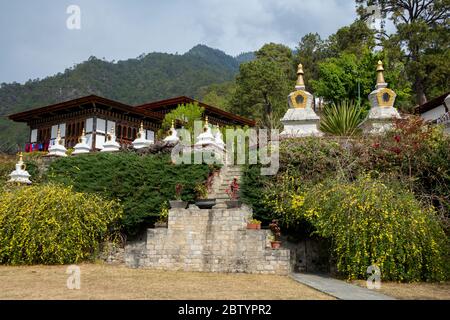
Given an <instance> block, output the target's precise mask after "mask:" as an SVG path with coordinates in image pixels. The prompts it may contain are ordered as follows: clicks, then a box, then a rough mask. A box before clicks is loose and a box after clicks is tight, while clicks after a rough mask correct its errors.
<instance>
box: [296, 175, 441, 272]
mask: <svg viewBox="0 0 450 320" xmlns="http://www.w3.org/2000/svg"><path fill="white" fill-rule="evenodd" d="M299 196H300V197H301V195H298V194H297V195H294V196H293V197H294V199H295V198H296V197H299ZM292 206H293V208H292V209H293V210H294V211H295V210H297V211H301V214H300V215H303V216H304V218H305V219H307V220H308V221H310V222H311V223H312V225H313V226H314V227H315V229H316V231H315V232H316V233H317V234H319V235H320V236H322V237H325V238H330V239H331V240H332V250H333V253H334V255H335V258H336V260H337V268H338V271H340V272H341V273H342V274H344V275H345V276H347V277H348V278H349V279H357V278H363V279H364V278H365V277H366V276H367V273H366V272H367V267H368V266H370V265H373V264H376V265H377V266H379V267H380V269H381V277H382V279H383V280H396V281H421V280H427V281H441V280H445V279H446V278H447V277H448V274H446V270H447V267H446V262H448V261H446V258H448V248H449V243H448V239H447V237H446V236H445V233H444V231H443V229H442V226H441V225H440V223H439V220H438V219H437V217H436V214H435V212H434V210H433V209H430V208H424V207H422V206H421V205H420V203H419V202H418V201H417V200H416V199H415V197H414V195H413V194H412V193H411V192H408V191H406V190H404V189H403V188H402V187H401V186H400V185H393V186H389V185H386V184H385V183H383V182H382V181H380V180H374V179H372V178H370V177H369V176H366V177H362V178H360V179H358V180H356V181H355V182H351V183H346V182H344V183H342V182H336V181H334V182H331V183H325V184H319V185H317V186H315V187H314V188H312V189H311V190H309V191H308V192H307V193H306V195H305V198H304V200H303V201H301V202H299V201H297V202H296V201H295V200H294V201H293V202H292Z"/></svg>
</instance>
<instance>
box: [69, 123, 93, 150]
mask: <svg viewBox="0 0 450 320" xmlns="http://www.w3.org/2000/svg"><path fill="white" fill-rule="evenodd" d="M73 149H74V151H73V152H72V154H73V155H77V154H83V153H89V152H90V151H91V147H90V146H89V145H88V144H87V138H86V133H85V131H84V128H83V132H82V133H81V136H80V138H79V140H78V143H77V144H76V145H75V147H73Z"/></svg>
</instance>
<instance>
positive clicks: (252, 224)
mask: <svg viewBox="0 0 450 320" xmlns="http://www.w3.org/2000/svg"><path fill="white" fill-rule="evenodd" d="M247 229H255V230H259V229H261V221H259V220H257V219H251V220H249V221H248V222H247Z"/></svg>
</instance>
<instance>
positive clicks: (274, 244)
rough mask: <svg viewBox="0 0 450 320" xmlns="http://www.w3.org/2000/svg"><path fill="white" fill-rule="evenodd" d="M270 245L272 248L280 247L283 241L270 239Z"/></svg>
mask: <svg viewBox="0 0 450 320" xmlns="http://www.w3.org/2000/svg"><path fill="white" fill-rule="evenodd" d="M270 245H271V246H272V249H279V248H280V246H281V241H270Z"/></svg>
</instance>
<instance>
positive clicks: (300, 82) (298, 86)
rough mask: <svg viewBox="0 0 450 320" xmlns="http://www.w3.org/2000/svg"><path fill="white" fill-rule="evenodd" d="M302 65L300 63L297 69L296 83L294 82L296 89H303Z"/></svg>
mask: <svg viewBox="0 0 450 320" xmlns="http://www.w3.org/2000/svg"><path fill="white" fill-rule="evenodd" d="M304 74H305V73H304V72H303V65H302V64H301V63H300V64H299V65H298V69H297V83H296V84H295V88H296V89H305V81H304V80H303V75H304Z"/></svg>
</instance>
